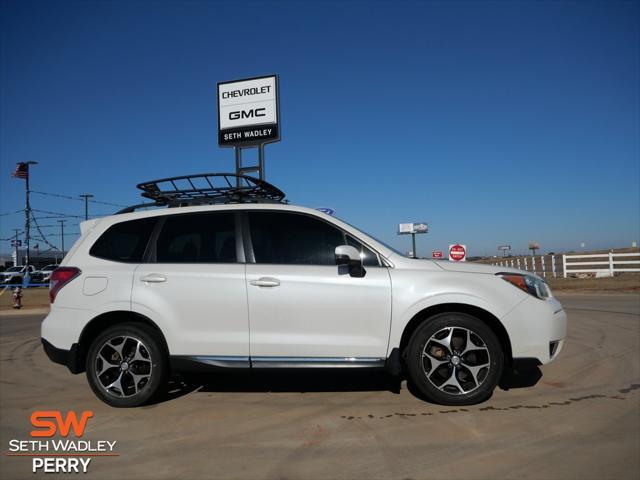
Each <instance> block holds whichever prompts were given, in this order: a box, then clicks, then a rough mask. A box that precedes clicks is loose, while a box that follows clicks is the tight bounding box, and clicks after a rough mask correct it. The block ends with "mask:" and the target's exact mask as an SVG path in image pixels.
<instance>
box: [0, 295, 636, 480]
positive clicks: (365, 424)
mask: <svg viewBox="0 0 640 480" xmlns="http://www.w3.org/2000/svg"><path fill="white" fill-rule="evenodd" d="M560 299H561V301H562V302H563V304H564V306H565V309H566V310H567V313H568V316H569V335H568V340H567V342H566V345H565V347H564V350H563V351H562V352H561V354H560V356H559V358H558V359H557V360H556V361H555V362H554V363H552V364H550V365H546V366H543V367H541V368H540V370H539V371H533V372H529V373H527V374H526V375H519V376H512V377H511V378H507V379H506V380H505V382H504V383H503V385H502V388H500V389H497V390H496V392H495V394H494V395H493V397H492V398H491V399H490V400H489V401H487V402H485V403H483V404H480V405H475V406H470V407H464V408H456V407H443V406H440V405H433V404H429V403H425V402H424V401H422V400H420V399H418V398H416V397H415V396H414V395H413V394H412V393H411V392H410V391H409V390H408V389H407V386H406V383H402V384H399V383H398V382H396V381H394V380H393V379H392V378H390V377H388V376H387V375H386V374H384V373H376V372H363V371H358V370H354V371H344V370H340V371H316V370H314V371H307V372H300V371H298V372H291V371H287V372H275V373H274V372H265V371H258V372H251V373H242V372H233V373H232V374H226V373H225V374H216V375H213V376H207V377H202V376H196V377H191V378H187V379H182V380H181V381H176V382H174V383H173V389H172V392H171V393H170V394H169V396H168V398H166V399H164V400H163V401H161V402H159V403H156V404H154V405H149V406H146V407H142V408H137V409H126V410H123V409H114V408H111V407H108V406H107V405H105V404H103V403H101V402H100V401H98V400H97V399H96V398H95V397H94V396H93V394H92V392H91V390H90V389H89V387H88V385H87V383H86V379H85V377H84V375H75V376H74V375H71V374H70V373H69V372H68V371H67V370H66V368H65V367H62V366H59V365H55V364H52V363H51V362H50V361H49V360H48V359H47V358H46V356H45V355H44V353H43V351H42V347H41V344H40V338H39V327H40V322H41V320H42V318H43V317H44V315H43V314H42V313H38V314H28V313H26V312H20V313H19V314H14V313H13V312H7V311H5V312H2V313H0V413H1V415H0V417H1V422H0V445H1V446H2V452H3V455H2V456H1V457H0V458H1V459H0V478H2V479H13V478H31V477H33V474H32V473H31V465H32V464H31V461H32V460H31V459H30V458H28V457H17V458H16V457H9V456H7V455H6V453H7V452H8V450H9V441H10V440H11V439H22V440H26V439H30V437H29V433H30V431H31V430H32V427H31V423H30V420H29V418H30V415H31V413H32V412H33V411H35V410H56V409H60V410H62V411H64V412H66V411H67V410H75V411H77V412H81V411H83V410H91V411H93V413H94V417H93V418H91V419H90V420H89V422H88V424H87V429H86V432H85V436H84V437H83V438H84V439H86V440H92V441H97V440H109V441H114V440H115V441H116V442H117V443H116V447H115V451H116V452H117V454H118V456H113V457H94V458H92V460H91V464H90V467H89V472H88V474H87V477H88V478H110V479H111V478H113V479H118V480H122V479H129V478H131V479H133V478H136V479H165V478H182V479H197V478H207V479H211V478H220V479H240V478H242V479H245V478H246V479H298V478H300V479H331V478H340V479H422V478H433V479H436V478H437V479H524V478H535V479H556V478H558V479H559V478H571V479H578V478H579V479H599V480H602V479H609V478H611V479H627V478H628V479H638V478H640V474H639V472H640V295H638V294H628V295H606V296H605V295H571V296H568V295H564V296H561V297H560Z"/></svg>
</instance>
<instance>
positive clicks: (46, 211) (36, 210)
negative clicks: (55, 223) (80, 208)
mask: <svg viewBox="0 0 640 480" xmlns="http://www.w3.org/2000/svg"><path fill="white" fill-rule="evenodd" d="M31 210H32V211H34V212H40V213H48V214H49V215H58V216H59V217H69V218H82V217H81V216H80V215H71V214H69V213H60V212H50V211H48V210H38V209H37V208H32V209H31Z"/></svg>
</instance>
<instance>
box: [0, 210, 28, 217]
mask: <svg viewBox="0 0 640 480" xmlns="http://www.w3.org/2000/svg"><path fill="white" fill-rule="evenodd" d="M22 212H24V209H20V210H16V211H15V212H7V213H0V217H4V216H6V215H15V214H16V213H22Z"/></svg>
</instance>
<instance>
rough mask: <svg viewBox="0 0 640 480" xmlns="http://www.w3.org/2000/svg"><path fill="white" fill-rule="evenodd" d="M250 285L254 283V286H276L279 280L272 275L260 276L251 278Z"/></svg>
mask: <svg viewBox="0 0 640 480" xmlns="http://www.w3.org/2000/svg"><path fill="white" fill-rule="evenodd" d="M249 283H251V285H255V286H256V287H277V286H278V285H280V280H278V279H277V278H273V277H260V278H259V279H257V280H251V282H249Z"/></svg>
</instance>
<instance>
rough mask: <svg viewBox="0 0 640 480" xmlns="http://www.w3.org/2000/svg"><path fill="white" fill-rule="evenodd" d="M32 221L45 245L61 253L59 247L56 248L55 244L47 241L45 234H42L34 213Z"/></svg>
mask: <svg viewBox="0 0 640 480" xmlns="http://www.w3.org/2000/svg"><path fill="white" fill-rule="evenodd" d="M31 219H32V220H33V224H34V225H35V226H36V229H37V230H38V233H39V234H40V236H41V237H42V241H43V242H44V243H46V244H47V245H48V246H49V247H51V248H53V249H55V250H58V251H60V249H59V248H58V247H56V246H55V245H54V244H53V243H51V242H50V241H49V240H47V238H46V237H45V236H44V233H42V230H40V225H38V222H37V220H36V217H34V216H33V213H32V214H31Z"/></svg>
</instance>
